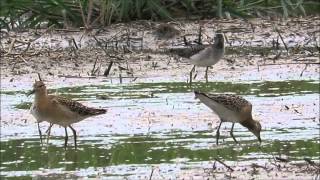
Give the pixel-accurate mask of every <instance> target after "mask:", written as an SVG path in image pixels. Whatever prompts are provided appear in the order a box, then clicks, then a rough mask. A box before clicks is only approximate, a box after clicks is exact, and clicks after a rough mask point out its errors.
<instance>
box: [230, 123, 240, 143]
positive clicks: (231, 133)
mask: <svg viewBox="0 0 320 180" xmlns="http://www.w3.org/2000/svg"><path fill="white" fill-rule="evenodd" d="M234 124H235V123H232V127H231V131H230V135H231V137H232V138H233V140H234V142H236V143H238V141H237V140H236V138H235V137H234V135H233V127H234Z"/></svg>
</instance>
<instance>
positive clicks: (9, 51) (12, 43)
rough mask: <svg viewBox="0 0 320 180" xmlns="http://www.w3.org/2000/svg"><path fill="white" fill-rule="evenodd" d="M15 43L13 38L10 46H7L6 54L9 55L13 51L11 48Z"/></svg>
mask: <svg viewBox="0 0 320 180" xmlns="http://www.w3.org/2000/svg"><path fill="white" fill-rule="evenodd" d="M15 42H16V38H14V39H13V40H12V41H11V43H10V46H9V50H8V52H7V54H11V51H12V49H13V46H14V43H15Z"/></svg>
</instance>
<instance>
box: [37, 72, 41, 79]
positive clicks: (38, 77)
mask: <svg viewBox="0 0 320 180" xmlns="http://www.w3.org/2000/svg"><path fill="white" fill-rule="evenodd" d="M37 74H38V78H39V81H42V79H41V76H40V73H37Z"/></svg>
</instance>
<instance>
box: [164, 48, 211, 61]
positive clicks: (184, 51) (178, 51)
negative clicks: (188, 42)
mask: <svg viewBox="0 0 320 180" xmlns="http://www.w3.org/2000/svg"><path fill="white" fill-rule="evenodd" d="M206 47H208V46H205V45H194V46H188V47H183V48H171V49H166V50H165V53H170V54H174V55H178V56H180V57H184V58H190V57H191V56H193V55H195V54H197V53H199V52H200V51H202V50H204V49H205V48H206Z"/></svg>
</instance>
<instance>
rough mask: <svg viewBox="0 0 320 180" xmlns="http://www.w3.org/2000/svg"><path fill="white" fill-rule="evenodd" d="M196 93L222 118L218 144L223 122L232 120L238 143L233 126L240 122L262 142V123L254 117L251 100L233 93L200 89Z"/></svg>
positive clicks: (231, 132) (197, 96)
mask: <svg viewBox="0 0 320 180" xmlns="http://www.w3.org/2000/svg"><path fill="white" fill-rule="evenodd" d="M194 93H195V96H196V98H199V99H200V101H201V102H202V103H204V104H205V105H207V106H208V107H209V108H210V109H212V110H213V111H214V112H215V113H216V114H217V115H218V116H219V118H220V120H221V121H220V124H219V127H218V130H217V134H216V136H217V140H216V143H217V145H218V141H219V136H220V132H219V130H220V127H221V124H222V122H232V127H231V131H230V135H231V137H232V138H233V140H234V141H235V142H236V143H237V140H236V138H235V137H234V136H233V127H234V124H235V123H240V124H241V125H242V126H244V127H246V128H248V130H249V131H250V132H252V133H253V134H254V135H255V136H256V137H257V138H258V140H259V142H260V143H261V138H260V132H261V124H260V122H259V121H256V120H253V119H252V105H251V103H250V102H249V101H247V100H245V99H244V98H242V97H240V96H237V95H232V94H205V93H202V92H199V91H195V92H194Z"/></svg>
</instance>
